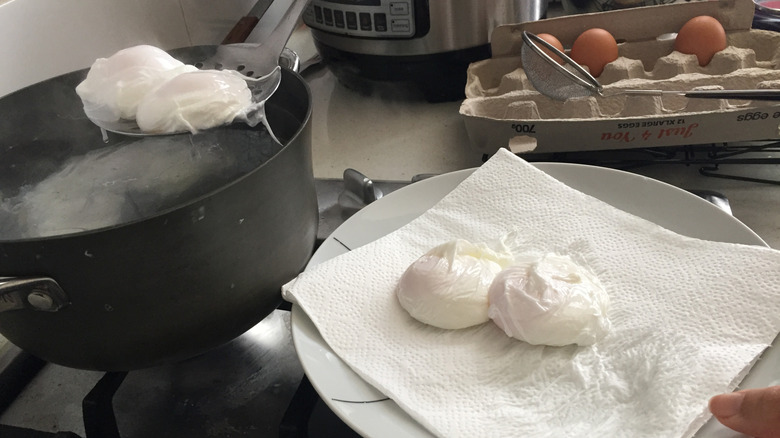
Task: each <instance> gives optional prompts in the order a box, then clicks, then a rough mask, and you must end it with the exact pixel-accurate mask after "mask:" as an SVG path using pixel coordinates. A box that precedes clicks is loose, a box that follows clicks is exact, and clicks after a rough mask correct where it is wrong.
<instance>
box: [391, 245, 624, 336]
mask: <svg viewBox="0 0 780 438" xmlns="http://www.w3.org/2000/svg"><path fill="white" fill-rule="evenodd" d="M505 240H506V238H505V239H502V241H501V242H502V243H503V242H504V241H505ZM510 246H513V245H510ZM515 246H516V245H515ZM396 296H397V297H398V301H399V303H400V304H401V307H403V308H404V309H405V310H406V311H407V312H408V313H409V314H410V315H411V316H412V317H414V318H415V319H417V320H418V321H420V322H423V323H425V324H428V325H432V326H434V327H439V328H443V329H461V328H466V327H471V326H474V325H478V324H482V323H485V322H488V321H491V320H492V321H493V322H494V323H495V324H496V325H497V326H498V327H499V328H501V329H502V330H503V331H504V333H506V335H507V336H510V337H513V338H516V339H519V340H521V341H525V342H528V343H530V344H534V345H551V346H563V345H569V344H577V345H592V344H594V343H596V342H597V341H598V340H599V339H601V338H603V337H604V336H605V335H606V334H607V332H608V331H609V328H610V323H609V320H608V318H607V311H608V308H609V296H608V295H607V292H606V290H605V289H604V287H603V285H602V284H601V282H600V281H599V280H598V278H597V277H596V276H595V275H594V274H593V273H592V272H591V271H590V270H588V269H587V268H586V267H585V266H582V265H581V264H578V263H576V262H575V261H574V260H573V259H572V258H571V257H570V256H568V255H558V254H531V253H522V252H519V253H517V254H513V253H512V252H511V251H510V250H509V249H508V247H507V246H505V245H503V244H502V245H498V246H496V245H487V244H484V243H479V244H474V243H471V242H469V241H467V240H464V239H455V240H453V241H450V242H446V243H443V244H441V245H439V246H437V247H435V248H433V249H431V250H430V251H428V252H427V253H425V254H424V255H422V256H421V257H420V258H418V259H417V260H415V261H414V262H413V263H412V264H411V265H410V266H409V267H408V268H407V269H406V271H405V272H404V273H403V275H402V276H401V278H400V280H399V282H398V285H397V287H396Z"/></svg>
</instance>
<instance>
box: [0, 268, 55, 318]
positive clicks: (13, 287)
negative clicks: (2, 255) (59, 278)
mask: <svg viewBox="0 0 780 438" xmlns="http://www.w3.org/2000/svg"><path fill="white" fill-rule="evenodd" d="M69 304H70V300H69V299H68V296H67V294H65V291H63V290H62V288H61V287H60V285H59V284H57V282H56V281H54V280H53V279H51V278H48V277H29V278H12V277H0V313H2V312H7V311H11V310H20V309H31V310H38V311H43V312H56V311H58V310H60V309H62V308H63V307H66V306H67V305H69Z"/></svg>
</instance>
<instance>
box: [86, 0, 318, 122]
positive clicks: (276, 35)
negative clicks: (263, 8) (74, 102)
mask: <svg viewBox="0 0 780 438" xmlns="http://www.w3.org/2000/svg"><path fill="white" fill-rule="evenodd" d="M308 3H309V1H308V0H292V3H291V5H290V7H289V8H288V9H287V10H286V11H285V12H284V14H283V15H282V16H281V18H279V20H278V22H277V23H276V24H275V26H274V27H273V29H272V30H270V31H269V32H267V35H268V37H267V38H264V40H263V42H262V43H259V44H249V43H238V44H225V45H221V46H218V47H217V50H216V53H214V55H213V56H211V57H209V58H208V59H205V60H203V61H200V62H197V63H195V64H194V65H195V67H197V68H198V69H201V70H235V71H237V72H239V73H241V74H242V75H244V77H245V79H246V81H247V86H248V87H249V90H250V91H251V92H252V105H251V106H250V107H249V108H248V109H247V111H246V117H245V119H246V120H245V122H246V123H247V124H248V125H250V126H255V125H257V124H258V123H264V124H265V125H266V128H268V132H271V129H270V126H268V124H267V123H265V102H266V101H267V100H268V99H269V98H270V97H271V95H272V94H273V93H274V92H275V91H276V89H277V88H279V84H280V83H281V80H282V72H281V67H280V66H279V57H280V56H281V55H282V52H283V51H284V48H285V45H286V44H287V41H288V40H289V39H290V35H292V32H293V31H294V30H295V27H296V26H297V24H298V20H299V19H300V17H301V15H302V14H303V11H304V9H305V8H306V5H307V4H308ZM88 116H89V115H88ZM90 120H91V121H92V122H93V123H94V124H95V125H97V126H99V127H101V128H103V129H105V130H106V131H110V132H115V133H117V134H123V135H130V136H136V137H142V136H149V135H159V134H153V133H149V132H144V131H143V130H141V128H139V127H138V124H137V123H136V121H135V120H128V119H119V120H100V119H96V118H93V117H90ZM183 132H187V131H177V132H169V133H166V134H181V133H183ZM271 135H273V133H271Z"/></svg>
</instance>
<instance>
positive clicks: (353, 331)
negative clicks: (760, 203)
mask: <svg viewBox="0 0 780 438" xmlns="http://www.w3.org/2000/svg"><path fill="white" fill-rule="evenodd" d="M513 229H518V230H521V231H523V232H525V234H526V235H527V242H528V245H529V249H531V250H535V251H540V252H549V251H562V250H565V249H566V248H577V250H578V251H580V252H582V251H585V252H586V254H581V255H582V256H584V257H587V258H588V260H589V261H590V262H591V263H593V264H595V265H596V268H597V270H598V271H599V272H600V275H599V278H600V280H601V281H602V282H603V283H604V285H605V287H606V288H607V291H608V292H609V293H610V300H611V310H610V316H609V317H610V320H611V321H612V330H611V331H610V333H609V334H608V335H607V336H606V337H605V338H604V339H602V340H601V341H600V342H598V343H596V344H595V345H593V346H590V347H576V346H568V347H543V346H532V345H529V344H526V343H523V342H521V341H517V340H514V339H511V338H508V337H506V336H505V335H504V334H503V333H502V332H501V331H500V330H499V329H498V328H497V327H496V326H495V325H494V324H492V323H486V324H483V325H481V326H477V327H473V328H469V329H463V330H442V329H436V328H433V327H430V326H426V325H425V324H422V323H419V322H417V321H416V320H414V319H413V318H411V317H410V316H409V315H408V314H407V313H406V312H405V311H404V310H403V309H402V308H401V306H400V305H399V303H398V302H397V299H396V297H395V294H394V289H395V285H396V283H397V281H398V279H399V278H400V276H401V274H403V272H404V270H405V269H406V267H408V266H409V264H410V263H412V262H413V261H414V260H415V259H416V258H417V257H419V256H420V254H423V253H424V252H426V251H427V250H429V249H430V248H432V247H434V246H436V245H437V244H439V243H442V242H445V241H448V240H452V239H454V238H458V237H460V238H465V239H469V240H472V241H486V240H490V239H493V238H495V237H497V236H500V235H503V234H505V233H507V232H508V231H510V230H513ZM284 293H285V297H286V298H287V299H289V300H291V301H293V302H295V303H296V304H297V305H299V306H300V307H301V308H302V309H303V310H304V311H305V312H306V314H307V315H308V316H309V317H310V318H311V320H312V321H313V323H314V324H315V326H316V327H317V329H318V330H319V331H320V333H321V335H322V336H323V338H324V339H325V341H326V342H327V343H328V344H329V345H330V347H331V348H332V349H333V350H334V351H335V352H336V353H337V354H338V355H339V356H340V357H341V358H342V360H344V362H346V363H347V364H348V365H349V366H350V367H352V368H353V369H354V370H355V371H356V372H357V373H358V374H359V375H360V376H361V377H362V378H363V379H365V380H366V381H367V382H368V383H370V384H372V385H373V386H375V387H376V388H377V389H379V390H380V391H382V392H383V393H385V394H386V395H387V396H389V397H391V398H392V399H393V400H394V401H395V402H396V403H397V404H398V405H399V406H401V407H402V408H403V409H404V410H405V411H406V412H407V413H409V415H410V416H412V417H413V418H415V419H416V420H417V421H418V422H420V423H421V424H422V425H423V426H425V427H426V428H427V429H428V430H430V431H431V432H432V433H434V434H436V435H437V436H442V437H458V436H463V437H475V436H480V437H482V436H495V437H507V436H550V437H565V436H571V437H583V436H593V437H603V436H616V437H621V436H625V437H661V436H663V437H687V436H691V435H693V434H694V433H695V431H696V430H697V429H698V428H699V427H700V426H701V425H702V424H704V422H705V421H706V420H707V419H708V417H709V414H708V411H707V401H708V399H709V398H710V397H711V396H712V395H715V394H717V393H721V392H724V391H728V390H731V389H733V388H734V387H735V386H736V385H737V383H738V382H739V381H740V380H741V378H742V377H743V376H744V374H745V373H746V372H747V370H748V369H749V367H750V365H751V364H752V363H753V361H754V360H755V358H756V357H757V356H758V355H759V354H760V353H761V352H762V351H763V350H764V349H765V348H766V347H767V346H768V345H769V344H770V343H771V342H772V340H773V339H774V338H775V336H776V335H777V333H778V331H780V252H778V251H774V250H771V249H768V248H761V247H752V246H746V245H736V244H728V243H719V242H708V241H703V240H698V239H692V238H688V237H683V236H680V235H678V234H676V233H673V232H671V231H668V230H666V229H663V228H661V227H659V226H657V225H655V224H653V223H651V222H648V221H645V220H643V219H640V218H638V217H635V216H633V215H630V214H628V213H625V212H623V211H620V210H618V209H615V208H614V207H612V206H610V205H608V204H606V203H604V202H602V201H599V200H597V199H595V198H592V197H590V196H587V195H585V194H583V193H581V192H578V191H576V190H573V189H571V188H570V187H568V186H566V185H564V184H562V183H560V182H559V181H557V180H555V179H553V178H551V177H549V176H548V175H546V174H544V173H543V172H541V171H539V170H538V169H536V168H534V167H533V166H531V165H529V164H528V163H526V162H524V161H523V160H521V159H519V158H517V157H515V156H514V155H512V154H511V153H508V152H505V151H503V150H502V151H499V152H498V153H497V154H496V155H495V156H494V157H493V158H491V159H490V160H489V161H488V162H487V163H485V164H484V165H483V166H482V167H481V168H480V169H478V170H477V171H475V172H474V173H473V174H472V175H471V176H470V177H469V178H467V179H466V180H465V181H463V183H461V184H460V185H459V186H458V187H457V188H456V189H455V190H454V191H453V192H452V193H450V194H449V195H447V196H446V197H445V198H444V199H442V201H440V202H439V203H437V204H436V205H435V206H434V207H433V208H432V209H430V210H429V211H427V212H426V213H424V214H423V215H422V216H420V217H419V218H417V219H415V220H414V221H412V222H410V223H409V224H407V225H406V226H404V227H403V228H401V229H399V230H398V231H395V232H393V233H391V234H389V235H387V236H385V237H383V238H382V239H379V240H377V241H375V242H373V243H371V244H368V245H365V246H363V247H361V248H358V249H356V250H354V251H352V252H350V253H347V254H345V255H343V256H340V257H337V258H335V259H332V260H330V261H328V262H325V263H322V264H320V265H317V266H316V267H314V268H312V269H311V270H308V271H306V272H304V273H303V274H301V275H300V276H299V277H298V278H297V279H296V280H294V281H293V282H291V283H290V284H288V285H286V286H285V288H284Z"/></svg>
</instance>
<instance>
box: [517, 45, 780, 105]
mask: <svg viewBox="0 0 780 438" xmlns="http://www.w3.org/2000/svg"><path fill="white" fill-rule="evenodd" d="M540 45H541V46H542V47H544V48H546V49H549V50H550V52H552V53H554V54H556V55H557V56H560V57H561V59H563V60H564V64H560V63H558V61H556V60H554V59H553V58H552V57H550V55H548V54H547V53H545V51H544V50H543V49H542V47H540ZM520 59H521V60H522V62H523V69H524V70H525V75H526V76H527V77H528V80H529V81H531V83H532V84H533V86H534V87H535V88H536V90H537V91H539V92H540V93H542V94H544V95H545V96H547V97H550V98H552V99H556V100H567V99H571V98H577V97H587V96H604V97H608V96H616V95H626V94H628V95H650V96H661V95H665V94H672V95H678V96H685V97H691V98H704V99H744V100H780V90H772V89H755V90H694V91H667V90H615V91H613V92H611V93H607V94H605V93H604V87H602V85H601V84H600V83H599V81H598V80H597V79H596V78H594V77H593V75H591V74H590V73H588V71H587V70H585V68H583V67H582V66H581V65H579V64H578V63H577V62H576V61H574V60H573V59H571V58H569V57H568V56H567V55H566V54H565V53H563V52H561V51H560V50H558V49H557V48H555V46H553V45H552V44H550V43H548V42H547V41H545V40H543V39H541V38H539V37H538V36H537V35H534V34H532V33H530V32H527V31H523V46H522V48H521V50H520Z"/></svg>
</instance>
